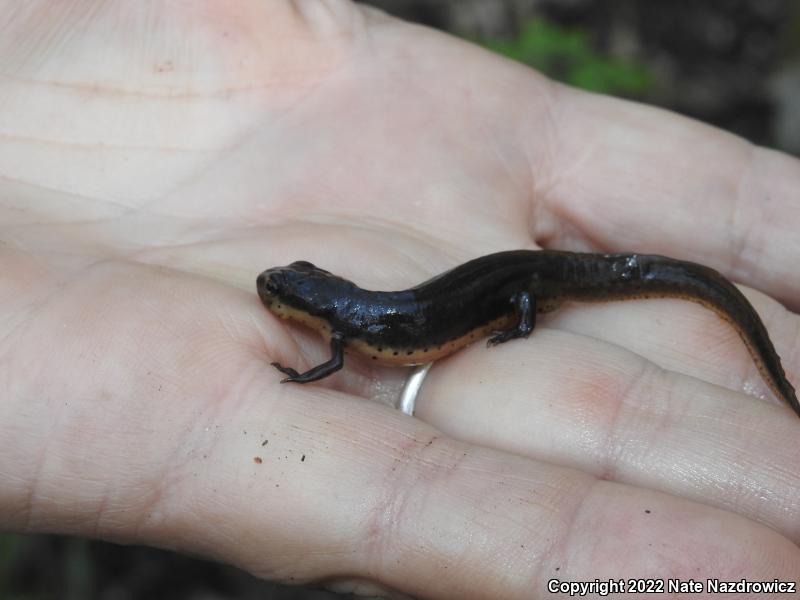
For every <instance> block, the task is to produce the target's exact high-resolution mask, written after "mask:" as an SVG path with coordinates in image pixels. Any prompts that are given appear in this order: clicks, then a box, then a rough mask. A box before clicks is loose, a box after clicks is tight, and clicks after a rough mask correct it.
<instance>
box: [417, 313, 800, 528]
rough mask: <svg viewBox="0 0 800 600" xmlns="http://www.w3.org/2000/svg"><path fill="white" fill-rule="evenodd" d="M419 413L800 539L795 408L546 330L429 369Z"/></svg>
mask: <svg viewBox="0 0 800 600" xmlns="http://www.w3.org/2000/svg"><path fill="white" fill-rule="evenodd" d="M416 415H417V416H419V417H420V418H421V419H423V420H425V421H426V422H429V423H431V424H433V425H435V426H437V427H439V428H441V429H442V430H443V431H444V432H446V433H448V434H449V435H452V436H454V437H457V438H458V439H463V440H466V441H470V442H473V443H477V444H482V445H486V446H491V447H495V448H499V449H503V450H507V451H513V452H516V453H519V454H523V455H525V456H530V457H533V458H536V459H539V460H545V461H548V462H551V463H554V464H558V465H564V466H570V467H575V468H579V469H581V470H583V471H585V472H587V473H591V474H593V475H595V476H597V477H599V478H602V479H610V480H613V481H617V482H623V483H628V484H632V485H636V486H640V487H643V488H648V489H654V490H659V491H663V492H667V493H670V494H673V495H675V496H681V497H684V498H689V499H692V500H696V501H698V502H703V503H706V504H708V505H712V506H717V507H720V508H724V509H726V510H730V511H734V512H737V513H739V514H741V515H743V516H746V517H748V518H751V519H756V520H760V521H762V522H764V523H768V524H769V525H770V526H772V527H774V528H775V529H777V530H779V531H781V532H782V533H783V534H784V535H786V536H788V537H790V538H792V539H794V540H800V527H798V523H800V502H799V501H798V499H797V494H796V491H797V489H799V488H800V469H798V467H797V465H798V464H800V445H798V444H797V439H798V433H800V422H799V421H800V420H798V418H797V416H796V415H794V414H793V413H792V412H791V409H789V408H787V407H784V406H771V405H768V404H765V403H761V402H758V401H757V400H755V399H753V398H750V397H748V396H746V395H744V394H740V393H734V392H731V391H729V390H725V389H723V388H721V387H718V386H714V385H711V384H708V383H704V382H702V381H700V380H697V379H694V378H691V377H687V376H683V375H680V374H677V373H674V372H669V371H664V370H662V369H659V368H658V367H656V366H655V365H653V364H652V363H649V362H648V361H646V360H644V359H642V358H641V357H638V356H636V355H635V354H633V353H631V352H629V351H627V350H625V349H623V348H620V347H619V346H616V345H612V344H608V343H606V342H603V341H600V340H596V339H593V338H589V337H584V336H579V335H576V334H572V333H567V332H563V331H557V330H550V329H546V328H541V329H538V330H537V331H536V332H535V333H534V334H533V335H532V336H531V338H530V340H529V342H528V343H525V344H521V343H520V344H506V345H505V346H502V347H499V348H495V349H493V350H492V351H486V350H485V349H483V348H474V349H473V348H469V349H468V350H466V351H464V352H462V353H460V354H458V355H456V356H454V357H452V358H451V359H449V360H448V361H447V362H445V363H440V364H439V365H437V366H435V367H434V368H433V369H432V370H431V372H430V373H429V375H428V379H427V380H426V382H425V384H424V385H423V387H422V391H421V395H420V398H419V399H418V401H417V412H416Z"/></svg>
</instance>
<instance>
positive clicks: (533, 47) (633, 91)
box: [479, 18, 655, 96]
mask: <svg viewBox="0 0 800 600" xmlns="http://www.w3.org/2000/svg"><path fill="white" fill-rule="evenodd" d="M479 43H480V44H481V45H483V46H484V47H485V48H488V49H489V50H493V51H494V52H497V53H499V54H502V55H504V56H507V57H509V58H513V59H514V60H517V61H519V62H522V63H525V64H527V65H530V66H531V67H534V68H535V69H537V70H539V71H541V72H542V73H544V74H545V75H547V76H549V77H551V78H553V79H557V80H559V81H563V82H565V83H568V84H570V85H574V86H576V87H579V88H583V89H585V90H590V91H593V92H601V93H604V94H614V95H617V96H642V95H644V94H645V93H647V92H648V91H649V90H650V89H651V88H652V86H653V83H654V80H655V77H654V76H653V74H652V73H651V71H650V70H648V69H647V68H646V67H645V66H644V65H640V64H637V63H634V62H632V61H626V60H622V59H615V58H609V57H605V56H602V55H601V54H599V53H598V52H597V51H596V50H595V49H594V48H592V44H591V42H590V40H589V35H588V34H587V33H586V32H585V31H581V30H577V29H568V28H565V27H562V26H560V25H556V24H554V23H551V22H549V21H546V20H544V19H540V18H536V19H532V20H530V21H528V22H527V23H526V24H525V26H524V27H523V28H522V29H521V30H520V32H519V35H517V36H516V37H515V38H513V39H489V40H479Z"/></svg>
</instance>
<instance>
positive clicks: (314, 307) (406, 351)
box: [256, 250, 800, 416]
mask: <svg viewBox="0 0 800 600" xmlns="http://www.w3.org/2000/svg"><path fill="white" fill-rule="evenodd" d="M256 286H257V290H258V295H259V297H260V298H261V301H262V302H263V303H264V305H265V306H266V307H267V309H269V310H270V311H271V312H272V313H274V314H275V315H277V316H279V317H282V318H285V319H290V320H293V321H298V322H300V323H304V324H305V325H307V326H310V327H311V328H313V329H316V330H317V331H318V332H320V333H321V334H322V335H323V337H325V338H326V339H327V340H328V341H329V343H330V347H331V358H330V359H329V360H328V361H326V362H323V363H322V364H320V365H317V366H315V367H313V368H312V369H309V370H308V371H306V372H304V373H298V372H297V371H296V370H294V369H292V368H290V367H284V366H283V365H281V364H280V363H277V362H274V363H272V364H273V366H274V367H276V368H277V369H278V370H279V371H281V372H282V373H284V374H285V375H286V377H285V378H284V379H283V382H295V383H308V382H311V381H317V380H319V379H322V378H323V377H327V376H328V375H330V374H331V373H334V372H335V371H338V370H339V369H341V368H342V365H343V364H344V354H345V351H347V352H348V353H355V354H360V355H362V356H364V357H366V359H367V360H370V361H374V362H375V363H378V364H383V365H417V364H424V363H427V362H431V361H434V360H437V359H439V358H442V357H444V356H447V355H448V354H451V353H453V352H455V351H456V350H458V349H460V348H463V347H464V346H466V345H468V344H470V343H472V342H475V341H477V340H479V339H481V338H484V337H485V336H487V335H491V337H490V338H489V340H488V345H489V346H495V345H497V344H502V343H505V342H508V341H510V340H513V339H516V338H526V337H528V336H529V335H530V333H531V332H532V331H533V328H534V326H535V325H536V315H537V313H546V312H549V311H552V310H554V309H556V308H557V307H558V306H559V305H560V304H561V303H562V302H565V301H580V302H596V301H609V300H626V299H634V298H664V297H672V298H682V299H685V300H690V301H693V302H697V303H699V304H701V305H703V306H705V307H707V308H710V309H711V310H713V311H715V312H716V313H717V314H718V315H719V316H720V317H722V318H723V319H724V320H726V321H727V322H728V323H730V324H731V325H732V326H733V327H734V329H736V331H737V332H738V333H739V336H740V337H741V338H742V340H743V341H744V343H745V345H746V346H747V349H748V350H749V351H750V355H751V356H752V358H753V361H754V362H755V364H756V366H757V367H758V370H759V372H760V374H761V376H762V377H763V378H764V380H765V381H766V383H767V384H768V385H769V387H770V388H771V389H772V391H773V392H774V393H775V394H776V396H778V397H779V398H782V399H783V400H784V401H785V402H786V403H788V404H789V406H791V407H792V409H794V411H795V412H796V413H797V414H798V416H800V403H798V401H797V396H796V395H795V390H794V388H793V387H792V385H791V383H789V381H788V380H787V378H786V374H785V373H784V370H783V367H782V365H781V360H780V357H779V356H778V354H777V352H776V351H775V347H774V346H773V344H772V341H771V340H770V338H769V335H768V334H767V330H766V328H765V327H764V323H763V322H762V321H761V318H760V317H759V316H758V313H757V312H756V311H755V309H754V308H753V306H752V305H751V304H750V302H748V301H747V299H746V298H745V297H744V296H743V295H742V293H741V292H740V291H739V290H738V289H737V288H736V286H734V285H733V284H732V283H731V282H730V281H728V280H727V279H726V278H725V277H723V276H722V275H721V274H720V273H718V272H717V271H715V270H714V269H711V268H709V267H706V266H703V265H701V264H697V263H693V262H688V261H682V260H677V259H674V258H668V257H666V256H658V255H651V254H593V253H576V252H562V251H556V250H513V251H508V252H498V253H496V254H490V255H488V256H483V257H481V258H476V259H474V260H471V261H469V262H467V263H464V264H463V265H461V266H458V267H455V268H454V269H451V270H449V271H446V272H445V273H442V274H441V275H438V276H436V277H434V278H433V279H429V280H428V281H425V282H424V283H421V284H419V285H417V286H416V287H412V288H409V289H407V290H401V291H394V292H381V291H371V290H365V289H363V288H360V287H358V286H357V285H356V284H354V283H352V282H350V281H348V280H346V279H343V278H341V277H338V276H336V275H334V274H332V273H330V272H328V271H325V270H323V269H320V268H318V267H316V266H314V265H313V264H311V263H309V262H306V261H297V262H293V263H292V264H290V265H288V266H286V267H275V268H272V269H267V270H266V271H264V272H263V273H261V274H260V275H259V276H258V279H257V282H256Z"/></svg>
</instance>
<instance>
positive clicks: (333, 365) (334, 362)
mask: <svg viewBox="0 0 800 600" xmlns="http://www.w3.org/2000/svg"><path fill="white" fill-rule="evenodd" d="M331 353H332V356H331V358H330V360H328V361H326V362H324V363H322V364H321V365H317V366H316V367H314V368H312V369H309V370H308V371H306V372H305V373H298V372H297V371H295V370H294V369H292V368H291V367H283V366H281V364H280V363H277V362H274V363H272V366H273V367H275V368H276V369H278V371H280V372H281V373H284V374H286V375H288V377H286V378H285V379H281V383H286V382H287V381H291V382H293V383H310V382H312V381H318V380H320V379H322V378H324V377H327V376H328V375H331V374H333V373H335V372H336V371H338V370H339V369H341V368H342V366H343V365H344V336H343V335H342V334H341V333H334V334H333V335H331Z"/></svg>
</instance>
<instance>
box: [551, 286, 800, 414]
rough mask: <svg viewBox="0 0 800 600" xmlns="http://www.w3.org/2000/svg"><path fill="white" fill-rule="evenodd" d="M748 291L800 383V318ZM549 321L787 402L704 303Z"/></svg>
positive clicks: (585, 309)
mask: <svg viewBox="0 0 800 600" xmlns="http://www.w3.org/2000/svg"><path fill="white" fill-rule="evenodd" d="M742 292H743V293H744V294H745V296H747V298H748V300H749V301H750V302H751V303H752V304H753V306H754V308H755V309H756V311H757V312H758V313H759V315H760V316H761V318H762V320H763V321H764V324H765V326H766V328H767V331H768V332H769V335H770V339H771V340H772V342H773V343H774V345H775V349H776V351H777V353H778V355H779V357H780V359H781V364H782V365H783V368H784V369H785V371H786V376H787V378H788V379H789V381H790V382H791V383H800V368H798V367H799V366H800V346H798V344H797V341H798V340H800V318H798V317H797V315H795V314H793V313H791V312H789V311H787V310H786V309H785V308H783V307H782V306H781V305H780V304H779V303H778V302H776V301H775V300H772V299H771V298H769V297H768V296H766V295H764V294H762V293H760V292H757V291H754V290H751V289H748V288H742ZM546 319H547V321H546V323H547V325H548V326H549V327H554V328H557V329H564V330H567V331H572V332H574V333H578V334H581V335H589V336H591V337H594V338H597V339H601V340H606V341H608V342H612V343H614V344H616V345H618V346H622V347H623V348H627V349H629V350H631V351H633V352H635V353H636V354H638V355H640V356H642V357H643V358H646V359H648V360H650V361H651V362H654V363H655V364H657V365H658V366H660V367H661V368H664V369H667V370H670V371H675V372H678V373H682V374H685V375H690V376H692V377H696V378H699V379H702V380H704V381H708V382H710V383H714V384H716V385H720V386H723V387H727V388H728V389H731V390H735V391H743V392H745V393H747V394H749V395H751V396H754V397H757V398H759V399H761V400H764V401H767V402H770V403H775V404H780V405H783V404H785V402H784V400H782V399H781V398H778V397H776V396H775V394H774V392H773V391H772V390H771V389H770V388H769V386H768V385H767V384H766V382H765V381H764V379H763V378H762V377H761V374H760V373H759V371H758V368H757V366H756V364H755V362H754V360H753V357H752V356H751V355H750V353H749V352H748V351H747V349H746V346H745V344H744V343H743V342H742V340H741V339H740V337H739V335H738V334H737V332H736V330H735V329H734V328H733V327H731V326H730V325H729V324H728V323H726V322H724V321H723V320H722V319H720V318H719V317H718V316H717V315H716V314H715V313H714V312H713V311H710V310H708V309H706V308H704V307H701V306H700V305H698V304H694V303H691V302H686V301H683V300H675V299H660V300H647V301H633V302H609V303H598V304H577V303H576V304H574V305H571V306H566V307H563V308H562V310H559V311H558V312H555V313H553V314H551V315H548V316H547V317H546ZM796 387H797V386H796Z"/></svg>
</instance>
